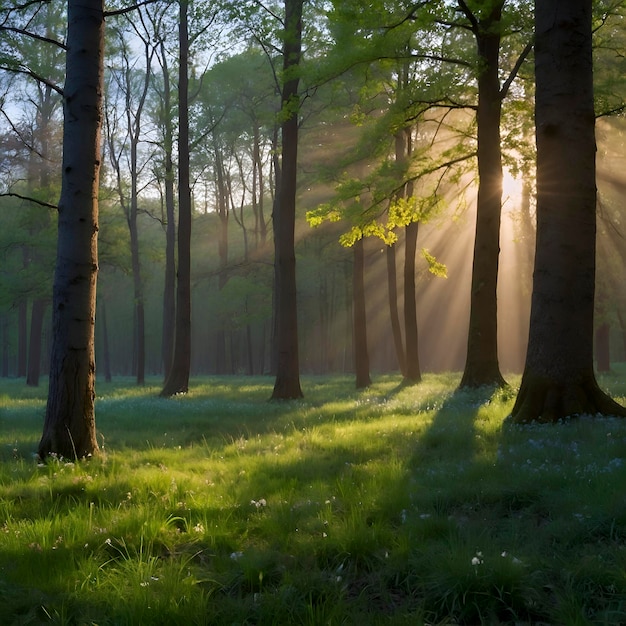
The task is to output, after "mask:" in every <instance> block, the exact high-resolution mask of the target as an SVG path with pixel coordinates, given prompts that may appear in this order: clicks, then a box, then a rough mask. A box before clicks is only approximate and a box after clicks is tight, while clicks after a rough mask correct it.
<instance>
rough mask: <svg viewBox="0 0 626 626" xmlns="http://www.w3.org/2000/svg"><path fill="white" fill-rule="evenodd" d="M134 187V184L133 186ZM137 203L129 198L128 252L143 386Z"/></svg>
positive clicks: (143, 336) (138, 374) (138, 373)
mask: <svg viewBox="0 0 626 626" xmlns="http://www.w3.org/2000/svg"><path fill="white" fill-rule="evenodd" d="M133 186H136V183H135V184H134V185H133ZM137 202H138V199H137V197H136V195H134V194H133V197H132V198H131V219H130V220H129V228H130V250H131V266H132V274H133V294H134V308H135V324H134V327H135V345H134V348H135V355H136V370H135V373H136V380H137V384H138V385H143V384H144V383H145V381H146V379H145V374H146V333H145V313H144V302H143V284H142V280H141V262H140V259H139V233H138V229H137V211H138V208H137Z"/></svg>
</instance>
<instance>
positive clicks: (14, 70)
mask: <svg viewBox="0 0 626 626" xmlns="http://www.w3.org/2000/svg"><path fill="white" fill-rule="evenodd" d="M0 70H4V71H5V72H12V73H13V74H25V75H26V76H30V77H31V78H33V79H35V80H36V81H37V82H40V83H43V84H44V85H47V86H48V87H50V89H52V90H53V91H56V92H57V93H58V94H59V95H60V96H63V89H62V88H61V87H59V86H58V85H57V84H55V83H53V82H52V81H51V80H49V79H48V78H45V77H44V76H40V75H39V74H37V73H36V72H33V71H32V70H30V69H27V68H23V67H10V66H7V65H0Z"/></svg>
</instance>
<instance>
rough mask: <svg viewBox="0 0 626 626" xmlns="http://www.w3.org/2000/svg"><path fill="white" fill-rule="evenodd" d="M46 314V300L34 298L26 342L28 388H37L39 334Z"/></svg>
mask: <svg viewBox="0 0 626 626" xmlns="http://www.w3.org/2000/svg"><path fill="white" fill-rule="evenodd" d="M45 312H46V300H45V299H44V298H36V299H35V300H33V306H32V308H31V313H30V341H29V342H28V373H27V375H26V384H27V385H28V386H30V387H37V386H39V374H40V372H41V333H42V331H43V320H44V314H45Z"/></svg>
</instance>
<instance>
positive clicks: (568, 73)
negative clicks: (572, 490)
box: [512, 0, 626, 422]
mask: <svg viewBox="0 0 626 626" xmlns="http://www.w3.org/2000/svg"><path fill="white" fill-rule="evenodd" d="M591 12H592V0H568V2H560V1H559V0H549V1H548V0H543V1H542V2H538V1H537V2H536V3H535V30H536V42H535V78H536V86H537V87H536V99H535V120H536V135H537V246H536V255H535V270H534V286H533V295H532V306H531V318H530V333H529V343H528V352H527V355H526V364H525V368H524V374H523V377H522V384H521V387H520V390H519V394H518V396H517V400H516V402H515V406H514V408H513V412H512V415H513V420H514V421H515V422H529V421H535V420H536V421H543V422H552V421H556V420H559V419H561V418H565V417H568V416H572V415H578V414H583V413H588V414H592V415H595V414H597V413H603V414H610V415H621V416H626V409H624V407H622V406H620V405H619V404H617V403H616V402H614V401H613V400H612V399H611V398H609V397H608V396H607V395H606V394H605V393H603V392H602V391H601V390H600V388H599V387H598V384H597V382H596V378H595V374H594V371H593V315H594V291H595V259H596V166H595V152H596V143H595V117H594V100H593V62H592V52H591ZM564 164H566V165H567V167H564Z"/></svg>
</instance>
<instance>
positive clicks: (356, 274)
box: [352, 239, 372, 389]
mask: <svg viewBox="0 0 626 626" xmlns="http://www.w3.org/2000/svg"><path fill="white" fill-rule="evenodd" d="M364 247H365V245H364V242H363V239H359V240H357V241H356V242H355V244H354V266H353V270H352V271H353V273H352V298H353V301H354V304H353V311H354V370H355V373H356V388H357V389H364V388H365V387H369V386H370V385H371V384H372V379H371V378H370V358H369V351H368V348H367V319H366V314H365V251H364Z"/></svg>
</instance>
